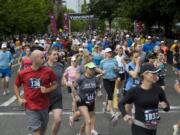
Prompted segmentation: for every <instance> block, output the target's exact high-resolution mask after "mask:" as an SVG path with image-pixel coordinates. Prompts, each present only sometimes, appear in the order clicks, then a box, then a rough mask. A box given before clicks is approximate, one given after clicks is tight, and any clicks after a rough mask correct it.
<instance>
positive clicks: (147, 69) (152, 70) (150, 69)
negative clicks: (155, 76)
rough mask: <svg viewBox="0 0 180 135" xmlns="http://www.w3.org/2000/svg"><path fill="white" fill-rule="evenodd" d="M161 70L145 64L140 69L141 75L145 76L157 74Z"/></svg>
mask: <svg viewBox="0 0 180 135" xmlns="http://www.w3.org/2000/svg"><path fill="white" fill-rule="evenodd" d="M158 71H159V70H158V69H157V68H156V67H154V66H153V65H152V64H144V65H142V66H141V69H140V74H143V73H145V72H149V73H157V72H158Z"/></svg>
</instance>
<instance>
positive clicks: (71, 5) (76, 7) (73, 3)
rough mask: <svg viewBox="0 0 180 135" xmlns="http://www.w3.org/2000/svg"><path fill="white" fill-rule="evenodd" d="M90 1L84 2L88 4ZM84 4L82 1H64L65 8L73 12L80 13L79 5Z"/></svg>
mask: <svg viewBox="0 0 180 135" xmlns="http://www.w3.org/2000/svg"><path fill="white" fill-rule="evenodd" d="M89 1H90V0H86V3H89ZM82 4H84V0H66V6H67V8H70V9H73V10H74V11H75V12H77V13H80V12H81V5H82Z"/></svg>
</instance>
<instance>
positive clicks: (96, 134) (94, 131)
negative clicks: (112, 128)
mask: <svg viewBox="0 0 180 135" xmlns="http://www.w3.org/2000/svg"><path fill="white" fill-rule="evenodd" d="M91 135H100V133H98V132H97V131H96V130H92V131H91Z"/></svg>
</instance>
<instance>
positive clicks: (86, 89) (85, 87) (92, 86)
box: [77, 75, 99, 102]
mask: <svg viewBox="0 0 180 135" xmlns="http://www.w3.org/2000/svg"><path fill="white" fill-rule="evenodd" d="M77 84H78V86H79V87H78V91H77V93H78V95H79V96H80V98H81V100H82V101H85V102H94V101H95V96H96V90H97V88H98V86H99V81H98V79H97V78H96V76H94V77H91V78H88V77H86V76H85V75H82V76H80V78H79V79H78V80H77Z"/></svg>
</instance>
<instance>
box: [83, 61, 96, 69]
mask: <svg viewBox="0 0 180 135" xmlns="http://www.w3.org/2000/svg"><path fill="white" fill-rule="evenodd" d="M95 67H96V65H95V64H94V63H93V62H89V63H87V64H86V65H85V68H95Z"/></svg>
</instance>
